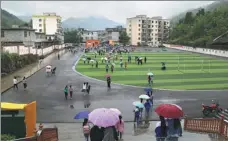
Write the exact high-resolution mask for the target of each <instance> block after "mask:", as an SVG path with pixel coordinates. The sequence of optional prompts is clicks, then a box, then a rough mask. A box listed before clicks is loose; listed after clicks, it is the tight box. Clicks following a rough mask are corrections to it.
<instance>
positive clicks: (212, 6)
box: [170, 1, 228, 26]
mask: <svg viewBox="0 0 228 141" xmlns="http://www.w3.org/2000/svg"><path fill="white" fill-rule="evenodd" d="M225 5H226V6H228V1H216V2H213V3H212V4H209V5H207V6H206V7H200V8H197V9H190V10H188V11H186V12H183V13H180V14H179V15H176V16H174V17H172V18H171V21H170V22H171V25H172V26H174V25H175V24H177V23H178V22H179V20H180V19H182V18H184V17H185V15H186V13H187V12H192V13H193V15H195V14H196V13H197V12H198V11H199V10H200V9H202V8H203V9H204V10H205V11H206V12H207V11H213V10H215V9H216V8H218V7H220V6H225Z"/></svg>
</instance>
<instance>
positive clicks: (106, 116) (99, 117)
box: [89, 108, 119, 127]
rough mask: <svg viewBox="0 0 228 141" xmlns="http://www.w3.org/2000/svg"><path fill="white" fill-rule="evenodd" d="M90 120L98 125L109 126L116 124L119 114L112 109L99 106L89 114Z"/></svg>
mask: <svg viewBox="0 0 228 141" xmlns="http://www.w3.org/2000/svg"><path fill="white" fill-rule="evenodd" d="M89 121H90V122H92V123H93V124H94V125H97V126H101V127H109V126H114V125H116V123H117V122H118V121H119V115H118V114H117V113H116V112H114V111H112V110H110V109H106V108H99V109H95V110H93V111H92V112H91V113H90V114H89Z"/></svg>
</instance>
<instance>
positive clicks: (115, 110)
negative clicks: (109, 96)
mask: <svg viewBox="0 0 228 141" xmlns="http://www.w3.org/2000/svg"><path fill="white" fill-rule="evenodd" d="M110 110H111V111H114V112H116V113H117V114H118V115H121V112H120V110H119V109H116V108H110Z"/></svg>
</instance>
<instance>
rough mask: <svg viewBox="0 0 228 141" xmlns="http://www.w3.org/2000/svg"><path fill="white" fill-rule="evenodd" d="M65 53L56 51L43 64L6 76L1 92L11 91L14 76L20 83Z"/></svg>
mask: <svg viewBox="0 0 228 141" xmlns="http://www.w3.org/2000/svg"><path fill="white" fill-rule="evenodd" d="M64 53H65V50H60V51H55V52H53V53H52V54H50V55H48V56H47V57H45V58H44V59H43V61H42V63H39V62H36V63H33V64H31V65H27V66H25V67H23V68H22V69H19V70H17V71H15V72H13V73H11V74H9V75H7V76H4V77H2V78H1V92H3V91H5V90H7V89H9V88H10V87H12V85H13V83H12V82H13V78H14V76H17V79H18V81H20V80H22V79H23V77H24V76H26V77H29V76H31V75H33V74H34V73H35V72H37V71H38V70H40V69H41V68H43V67H45V66H47V65H48V64H49V63H50V62H52V61H53V60H54V59H56V58H57V55H58V54H59V55H60V56H61V55H63V54H64Z"/></svg>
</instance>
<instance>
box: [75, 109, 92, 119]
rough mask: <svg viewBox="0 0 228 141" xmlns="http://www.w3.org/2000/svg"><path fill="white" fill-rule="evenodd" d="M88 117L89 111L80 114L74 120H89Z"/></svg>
mask: <svg viewBox="0 0 228 141" xmlns="http://www.w3.org/2000/svg"><path fill="white" fill-rule="evenodd" d="M88 115H89V111H83V112H79V113H77V114H76V115H75V117H74V119H83V118H88Z"/></svg>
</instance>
